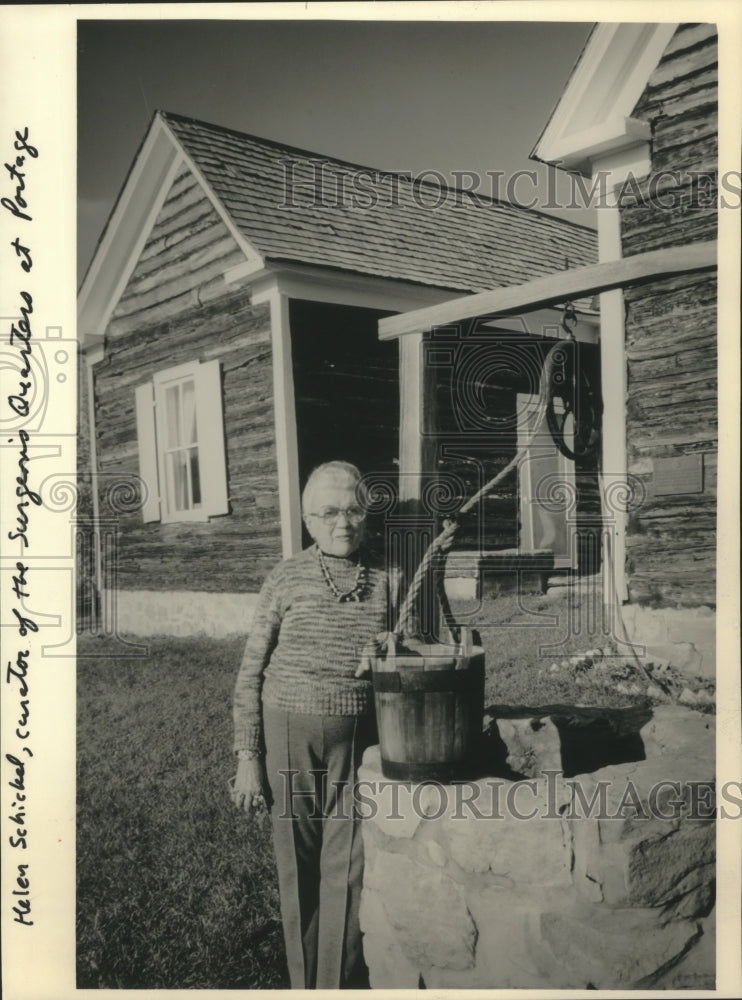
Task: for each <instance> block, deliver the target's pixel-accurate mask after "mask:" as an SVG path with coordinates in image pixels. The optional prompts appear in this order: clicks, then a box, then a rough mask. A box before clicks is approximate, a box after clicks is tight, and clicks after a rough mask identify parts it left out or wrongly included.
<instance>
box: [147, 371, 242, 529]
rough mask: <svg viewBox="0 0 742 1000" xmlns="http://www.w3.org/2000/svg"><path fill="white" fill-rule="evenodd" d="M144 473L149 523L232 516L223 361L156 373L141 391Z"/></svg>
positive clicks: (203, 519)
mask: <svg viewBox="0 0 742 1000" xmlns="http://www.w3.org/2000/svg"><path fill="white" fill-rule="evenodd" d="M136 415H137V440H138V444H139V474H140V476H141V478H142V479H143V480H144V482H145V484H146V486H147V495H146V497H145V498H144V502H143V505H142V518H143V520H144V521H145V522H146V521H162V522H168V521H205V520H206V519H207V518H209V517H212V516H215V515H218V514H227V513H228V512H229V503H228V498H227V475H226V461H225V453H224V423H223V418H222V389H221V374H220V371H219V362H218V361H209V362H206V363H204V364H199V363H198V362H193V363H191V364H187V365H178V366H177V367H176V368H168V369H166V370H165V371H161V372H157V373H156V374H155V376H154V378H153V379H152V381H151V382H147V383H146V384H145V385H140V386H139V387H138V388H137V390H136Z"/></svg>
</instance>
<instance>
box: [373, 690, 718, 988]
mask: <svg viewBox="0 0 742 1000" xmlns="http://www.w3.org/2000/svg"><path fill="white" fill-rule="evenodd" d="M497 728H498V736H499V739H501V740H502V741H503V742H504V744H505V746H506V748H507V754H508V756H507V766H508V767H509V768H510V773H511V775H512V779H513V780H509V779H505V778H485V779H481V780H478V781H472V782H470V783H464V784H460V785H449V786H442V785H438V784H433V783H428V784H419V785H414V784H402V783H399V782H391V781H387V780H385V779H383V777H382V774H381V769H380V760H379V754H378V748H375V747H374V748H371V749H370V750H369V751H367V753H366V755H365V757H364V761H363V766H362V768H361V770H360V772H359V781H360V785H359V787H360V789H361V794H362V796H363V808H364V822H363V836H364V846H365V851H366V870H365V876H364V890H363V898H362V904H361V926H362V929H363V932H364V949H365V955H366V961H367V963H368V966H369V969H370V973H371V985H372V987H373V988H394V989H404V988H409V989H415V988H418V987H421V986H425V987H427V988H430V989H433V988H460V989H466V988H490V989H503V988H532V989H538V988H540V989H552V990H553V989H586V988H591V987H594V988H597V989H620V988H649V987H652V988H655V987H657V988H698V989H711V988H713V986H714V951H715V948H714V940H715V935H714V925H713V906H714V871H715V866H714V861H715V824H714V822H713V804H710V803H708V802H707V797H708V795H710V794H712V781H713V775H714V727H713V717H712V716H705V715H701V714H699V713H696V712H691V711H688V710H686V709H682V708H679V707H677V706H660V707H658V708H657V709H656V710H655V712H654V715H653V716H652V718H651V719H650V720H649V721H648V722H646V723H645V724H644V725H643V727H642V728H641V729H640V731H639V736H640V743H639V746H640V748H642V749H640V751H639V753H638V754H637V756H641V755H642V753H643V755H644V757H645V759H642V760H634V761H631V762H627V763H623V764H611V765H610V766H606V767H603V768H601V769H599V770H597V771H595V772H593V773H591V774H583V775H579V776H577V777H575V778H572V779H569V780H566V779H565V778H564V776H563V772H562V770H561V769H560V736H559V731H558V729H557V727H556V726H555V725H554V724H553V723H552V722H551V721H550V719H549V718H548V717H547V718H543V719H535V718H534V719H507V720H505V719H503V720H499V721H498V724H497ZM669 782H676V783H677V784H669ZM694 782H696V783H698V784H693V783H694ZM699 789H700V790H699ZM593 797H595V800H596V802H598V803H599V808H595V807H593V808H590V805H589V803H590V801H591V799H592V798H593Z"/></svg>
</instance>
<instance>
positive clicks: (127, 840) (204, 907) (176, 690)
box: [77, 596, 636, 989]
mask: <svg viewBox="0 0 742 1000" xmlns="http://www.w3.org/2000/svg"><path fill="white" fill-rule="evenodd" d="M456 610H457V611H458V612H459V614H460V615H461V616H463V615H466V616H467V620H468V621H470V622H471V623H472V624H475V625H479V627H480V628H481V632H482V639H483V642H484V645H485V647H486V651H487V674H488V677H487V689H486V699H487V701H486V703H487V704H491V703H495V704H500V705H531V706H537V705H546V704H552V705H553V704H564V705H575V704H601V705H610V706H612V707H613V706H616V707H617V706H623V705H628V704H632V703H634V702H635V701H636V699H635V698H632V697H630V696H626V695H617V694H616V693H615V692H612V691H611V690H609V689H605V688H601V687H599V686H597V687H592V688H588V689H586V688H585V687H578V686H577V685H576V683H575V677H574V674H573V673H571V672H570V671H568V670H561V671H557V672H553V671H551V670H550V665H551V663H552V662H554V661H555V660H556V661H558V660H559V658H560V657H563V656H567V655H569V653H570V652H574V651H578V652H584V651H585V650H587V649H589V648H591V646H593V645H596V644H597V643H598V641H599V639H598V638H596V636H595V635H594V634H591V632H590V629H586V628H585V627H584V625H585V623H586V622H588V620H587V617H586V616H583V620H582V623H581V624H582V626H583V627H582V628H581V631H580V632H579V634H577V635H569V631H570V630H569V628H568V626H567V622H568V616H569V614H570V609H569V607H568V605H567V602H566V600H565V599H561V600H559V601H554V600H553V599H551V598H549V599H547V598H542V597H536V596H533V597H526V598H523V599H522V603H521V601H519V599H518V598H517V597H515V596H512V597H500V598H497V599H496V600H495V599H488V600H485V601H484V602H483V604H482V606H481V607H474V606H465V605H460V606H459V607H458V608H457V609H456ZM572 611H574V609H572ZM460 620H463V617H461V618H460ZM588 624H589V622H588ZM534 626H537V627H534ZM565 639H566V643H563V640H565ZM243 643H244V640H243V639H221V640H217V639H206V638H202V639H199V638H196V639H194V638H187V639H174V638H165V637H160V638H156V639H152V640H147V644H148V646H149V655H147V656H143V657H124V656H121V655H120V653H121V652H122V646H121V645H120V644H119V645H116V644H114V643H113V641H112V640H103V639H95V638H92V637H90V636H80V637H79V641H78V646H79V652H80V654H81V656H80V659H79V660H78V813H77V874H78V887H77V904H78V914H77V941H78V945H77V970H78V972H77V975H78V979H77V985H78V988H80V989H82V988H95V987H99V988H128V989H178V988H192V989H207V988H210V989H248V988H263V989H265V988H279V987H285V988H287V987H288V985H289V984H288V977H287V971H286V967H285V961H284V957H283V940H282V934H281V926H280V916H279V906H278V891H277V884H276V876H275V868H274V860H273V849H272V845H271V839H270V829H269V825H268V823H267V822H266V821H259V820H258V821H256V820H248V819H247V817H245V816H244V815H242V814H239V813H237V811H236V810H235V809H234V807H233V806H232V804H231V801H230V799H229V796H228V793H227V780H228V778H229V777H230V776H231V775H232V774H233V773H234V770H235V767H234V761H233V758H232V754H231V750H230V747H231V739H232V731H231V725H232V724H231V700H232V689H233V685H234V680H235V676H236V672H237V667H238V664H239V660H240V657H241V653H242V647H243ZM560 643H563V644H562V645H559V644H560ZM601 644H602V643H601ZM544 646H552V647H555V649H556V651H548V650H547V651H546V653H545V654H544V650H543V648H542V647H544ZM117 654H118V655H117Z"/></svg>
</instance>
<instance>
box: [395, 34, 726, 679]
mask: <svg viewBox="0 0 742 1000" xmlns="http://www.w3.org/2000/svg"><path fill="white" fill-rule="evenodd" d="M717 79H718V49H717V33H716V28H715V26H714V25H712V24H600V25H596V26H595V28H594V29H593V31H592V33H591V35H590V37H589V39H588V41H587V43H586V45H585V48H584V50H583V52H582V54H581V56H580V58H579V60H578V62H577V64H576V66H575V68H574V71H573V73H572V75H571V77H570V79H569V81H568V83H567V86H566V88H565V90H564V93H563V94H562V96H561V98H560V100H559V102H558V104H557V106H556V108H555V109H554V112H553V113H552V115H551V117H550V119H549V121H548V122H547V123H546V125H545V127H544V129H543V131H542V133H541V136H540V137H539V139H538V141H537V143H536V145H535V148H534V150H533V152H532V157H533V159H535V160H538V161H541V162H543V163H547V164H549V165H550V166H551V167H552V168H554V169H559V170H564V171H567V172H568V173H569V175H570V176H571V177H573V178H577V181H578V182H579V183H578V185H577V186H576V187H573V191H578V192H582V193H583V194H584V192H587V191H589V192H590V196H591V198H592V201H593V203H595V204H597V211H596V215H597V217H598V253H599V263H598V265H597V266H593V267H582V268H580V267H577V268H570V270H569V271H568V272H565V273H561V274H559V275H556V276H551V277H548V278H536V279H533V280H530V281H529V280H526V281H524V282H522V283H520V284H519V285H518V286H515V287H509V288H505V289H502V288H501V289H495V290H493V291H491V292H489V293H482V294H479V295H473V296H464V297H457V298H455V299H452V300H449V301H448V302H446V303H442V304H439V305H437V306H433V307H428V308H422V309H418V310H414V311H412V312H410V313H407V314H403V315H400V316H396V317H390V318H387V319H384V320H382V321H381V322H380V336H381V337H382V339H386V338H389V339H394V338H399V339H400V340H401V341H403V342H407V343H408V345H409V346H408V347H407V348H406V349H407V350H408V351H410V352H412V353H414V352H415V351H416V350H420V349H424V347H425V345H426V344H427V345H433V344H435V341H436V338H437V336H438V331H441V330H442V331H444V336H445V337H448V338H449V339H450V338H451V337H452V336H456V335H457V333H459V332H460V331H461V330H462V329H465V328H469V327H470V326H471V324H472V323H480V324H481V323H482V322H483V321H484V320H485V319H486V320H487V322H488V323H489V324H490V325H491V322H492V318H493V317H498V318H499V319H500V321H501V323H505V322H507V319H506V318H507V317H512V316H513V315H514V314H516V313H518V314H519V317H520V319H521V320H528V318H529V317H532V316H536V315H538V313H539V311H540V310H543V309H544V308H545V307H554V306H555V305H557V304H559V303H563V302H564V299H565V296H566V295H567V294H569V295H570V296H571V297H577V298H579V297H580V296H585V295H594V296H596V297H597V301H598V302H599V331H598V344H599V359H598V364H599V369H600V371H599V374H598V379H599V382H600V395H601V401H602V408H603V414H602V441H601V448H600V457H599V466H600V477H599V478H600V507H601V514H600V518H599V521H600V526H601V527H600V530H601V531H602V545H601V549H602V593H603V604H604V608H605V611H606V614H607V616H608V621H607V624H606V629H607V630H608V631H610V633H611V634H612V635H613V636H614V638H617V640H618V643H619V649H623V650H624V651H626V652H628V651H629V650H630V649H632V650H636V651H637V652H638V654H639V655H641V656H643V657H645V658H646V659H647V660H649V661H654V662H659V663H668V662H669V663H671V664H672V665H674V666H675V667H677V668H679V669H680V670H681V671H683V672H685V673H686V674H688V675H691V676H699V675H700V676H702V677H707V678H711V677H713V676H714V671H715V608H716V502H717V452H718V430H717V337H716V323H717V316H716V261H717V256H716V243H715V238H716V228H717V207H718V203H719V193H720V187H719V171H718V163H717V157H718V118H717ZM737 176H738V175H737ZM721 193H723V191H722V192H721ZM727 193H728V194H734V193H736V194H738V193H739V192H738V189H736V192H735V190H734V189H731V190H729V189H728V186H727ZM736 204H737V207H738V201H737V203H736ZM403 349H404V348H403ZM430 349H431V350H434V348H433V347H432V346H431V347H430ZM497 349H498V341H497V339H496V338H493V339H492V340H491V352H493V353H494V352H496V350H497ZM482 350H483V351H484V347H483V348H482ZM593 374H595V373H594V370H593ZM437 381H439V380H435V379H432V381H431V379H430V378H429V379H428V382H427V383H424V382H423V381H421V383H420V385H419V386H418V387H417V389H416V397H415V399H414V400H412V401H411V403H410V406H411V408H412V413H411V416H410V418H409V422H408V424H407V426H406V427H405V426H403V428H402V434H403V436H405V435H407V438H408V440H409V441H410V446H409V451H408V454H407V466H405V465H404V464H403V466H402V472H403V473H405V472H406V471H407V472H408V473H410V475H412V476H414V474H415V473H419V474H420V476H421V477H423V478H424V476H425V475H426V474H428V473H429V472H430V470H431V469H432V468H433V467H434V465H435V463H436V462H437V461H438V460H439V457H440V456H439V455H437V454H436V453H435V451H432V452H431V450H430V449H427V450H426V449H425V448H421V447H420V446H419V444H417V443H416V436H415V430H414V428H415V425H417V424H419V423H420V422H421V421H422V422H424V421H425V420H426V419H427V420H430V421H433V422H436V421H438V424H439V426H440V427H445V423H446V420H447V419H448V417H447V414H446V413H445V410H443V411H442V410H441V408H440V405H439V403H438V401H437V398H438V385H437ZM405 388H406V387H405V385H404V384H403V396H404V393H405ZM402 412H403V414H404V413H405V412H406V410H405V405H404V399H403V409H402ZM490 412H492V409H491V408H490ZM436 413H438V414H441V413H442V416H439V417H437V416H436ZM426 414H427V415H426ZM578 472H579V470H578ZM578 478H579V477H578ZM409 481H410V477H409V476H408V482H409ZM565 481H566V480H565ZM413 489H414V487H413ZM417 491H418V493H419V492H420V487H419V486H418V487H417ZM579 495H580V491H579V489H578V490H577V495H576V497H575V498H574V499H573V500H572V501H570V503H571V504H572V506H573V508H576V507H578V506H579ZM573 520H574V519H573ZM500 523H501V522H499V521H498V522H497V524H498V528H499V526H500ZM576 534H577V533H576V531H575V530H574V525H573V529H572V535H573V538H574V537H575V535H576Z"/></svg>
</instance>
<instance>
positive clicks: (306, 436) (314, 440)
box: [289, 300, 399, 548]
mask: <svg viewBox="0 0 742 1000" xmlns="http://www.w3.org/2000/svg"><path fill="white" fill-rule="evenodd" d="M388 315H390V314H389V313H388V312H381V311H379V310H375V309H361V308H357V307H355V306H338V305H331V304H328V303H324V302H308V301H304V300H292V301H291V303H290V311H289V317H290V324H291V354H292V364H293V374H294V398H295V401H296V428H297V444H298V452H299V480H300V484H301V488H302V489H303V488H304V483H305V482H306V480H307V476H308V475H309V473H310V472H311V471H312V469H313V468H314V467H315V466H317V465H319V464H321V463H322V462H328V461H332V460H333V459H343V460H344V461H347V462H352V463H353V464H354V465H357V466H358V468H359V469H360V470H361V472H362V473H363V474H364V475H368V474H372V473H373V474H375V475H379V476H383V477H384V479H385V480H389V481H390V482H392V483H393V484H394V489H395V491H396V484H397V479H398V455H399V353H398V351H399V349H398V345H397V342H396V341H380V340H379V338H378V321H379V319H381V318H382V317H383V316H388ZM378 521H379V518H373V517H372V518H370V520H369V524H368V528H367V540H368V542H369V544H370V545H371V546H372V547H375V548H376V547H380V545H381V543H382V539H383V524H381V523H378ZM302 530H303V544H304V545H308V544H309V542H310V541H311V539H310V538H309V536H308V534H307V533H306V529H305V528H303V529H302Z"/></svg>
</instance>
